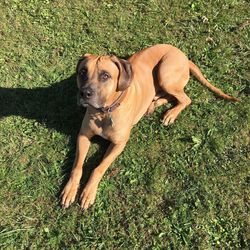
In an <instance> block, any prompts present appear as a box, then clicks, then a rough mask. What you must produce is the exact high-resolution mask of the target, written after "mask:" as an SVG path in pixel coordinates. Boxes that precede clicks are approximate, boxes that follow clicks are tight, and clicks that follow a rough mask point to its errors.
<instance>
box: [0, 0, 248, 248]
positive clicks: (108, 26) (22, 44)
mask: <svg viewBox="0 0 250 250" xmlns="http://www.w3.org/2000/svg"><path fill="white" fill-rule="evenodd" d="M249 17H250V4H249V2H248V1H244V0H213V1H212V0H209V1H202V0H197V1H194V0H193V1H192V0H183V1H174V0H169V1H163V0H162V1H160V0H148V1H147V0H133V1H132V0H126V1H124V0H116V1H111V0H110V1H108V0H105V1H88V0H84V1H83V0H74V1H66V0H55V1H52V0H30V1H24V0H23V1H21V0H12V1H7V0H1V1H0V77H1V83H0V119H1V120H0V138H1V139H0V164H1V165H0V248H1V249H18V250H19V249H53V250H54V249H216V248H217V249H249V247H250V215H249V206H250V203H249V184H250V174H249V167H248V166H249V165H250V162H249V111H250V102H249V98H248V95H249V92H250V88H249V85H248V84H249V79H250V75H249V72H250V70H249V65H250V60H249V59H250V55H249V54H250V53H249V41H250V19H249ZM157 43H170V44H173V45H175V46H177V47H179V48H180V49H181V50H183V51H184V52H185V53H186V54H187V55H188V57H189V58H190V59H191V60H193V61H194V62H195V63H196V64H197V65H198V66H199V67H200V68H201V70H202V72H203V73H204V75H205V76H206V77H207V78H208V79H209V80H210V81H211V82H212V83H213V84H214V85H216V86H217V87H219V88H221V89H223V90H224V91H225V92H226V93H228V94H230V95H233V96H235V97H238V98H240V99H241V102H240V103H232V102H228V101H225V100H222V99H220V98H218V97H216V96H215V95H214V94H213V93H211V92H210V91H208V90H207V89H206V88H204V87H203V86H202V85H200V84H199V83H198V82H197V81H196V80H194V78H191V80H190V82H189V84H188V86H187V87H186V92H187V93H188V95H189V96H190V98H191V99H192V101H193V103H192V105H191V106H190V107H189V108H188V109H186V110H185V111H183V112H182V113H181V115H180V117H179V118H178V120H177V121H176V122H175V123H174V124H173V125H171V126H169V127H165V126H163V125H162V124H161V121H160V120H161V117H162V114H163V112H164V110H165V109H167V108H169V106H165V107H161V108H159V109H157V111H156V112H155V113H154V114H153V116H151V117H144V118H143V119H142V120H141V121H140V122H139V123H138V124H137V125H136V126H135V127H134V129H133V131H132V136H131V138H130V141H129V143H128V144H127V146H126V149H125V151H124V152H123V153H122V154H121V155H120V156H119V158H118V159H117V160H116V161H115V162H114V163H113V164H112V166H111V167H110V169H109V170H108V172H107V173H106V174H105V176H104V178H103V180H102V182H101V184H100V187H99V190H98V195H97V200H96V203H95V205H94V206H93V207H92V208H91V209H90V210H88V211H84V212H83V211H81V209H80V206H79V203H78V202H75V203H74V204H73V205H72V206H71V207H70V208H69V209H67V210H63V209H62V208H61V207H60V202H59V201H60V199H59V194H60V192H61V190H62V188H63V185H64V184H65V182H66V181H67V178H68V176H69V172H70V169H71V167H72V164H73V160H74V152H75V143H76V135H77V133H78V130H79V127H80V125H81V120H82V117H83V115H84V110H83V109H81V108H79V107H77V105H76V92H77V89H76V82H75V74H74V73H75V66H76V63H77V60H78V58H79V57H80V56H81V55H82V54H84V53H86V52H88V53H93V54H116V55H117V56H119V57H122V58H127V57H128V56H129V55H131V54H133V53H134V52H136V51H138V50H140V49H142V48H144V47H147V46H150V45H153V44H157ZM107 145H108V143H107V142H106V141H105V140H103V139H101V138H98V137H97V138H94V140H93V144H92V146H91V149H90V151H89V154H88V157H87V161H86V166H85V169H86V171H85V178H84V180H83V182H82V185H84V183H85V181H86V179H87V176H88V175H89V173H90V172H91V169H93V168H94V167H95V166H97V164H98V162H99V161H100V159H101V158H102V155H103V153H104V152H105V149H106V147H107Z"/></svg>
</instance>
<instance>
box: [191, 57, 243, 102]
mask: <svg viewBox="0 0 250 250" xmlns="http://www.w3.org/2000/svg"><path fill="white" fill-rule="evenodd" d="M189 69H190V71H191V73H192V75H194V76H195V78H196V79H197V80H198V81H199V82H200V83H201V84H203V85H205V86H206V87H207V88H209V89H210V90H211V91H213V92H214V93H216V94H217V95H218V96H220V97H222V98H224V99H226V100H230V101H233V102H239V101H240V100H239V99H238V98H235V97H232V96H229V95H227V94H225V93H224V92H223V91H221V90H220V89H218V88H216V87H215V86H213V85H212V84H211V83H210V82H209V81H208V80H207V79H206V78H205V77H204V76H203V75H202V73H201V71H200V69H199V68H198V67H197V66H196V65H195V64H194V63H193V62H192V61H189Z"/></svg>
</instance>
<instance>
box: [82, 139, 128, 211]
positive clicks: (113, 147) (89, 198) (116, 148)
mask: <svg viewBox="0 0 250 250" xmlns="http://www.w3.org/2000/svg"><path fill="white" fill-rule="evenodd" d="M126 143H127V141H124V142H121V143H119V144H114V143H111V144H110V146H109V147H108V149H107V151H106V153H105V155H104V158H103V160H102V162H101V163H100V165H99V166H98V167H96V168H95V169H94V170H93V173H92V174H91V176H90V178H89V181H88V182H87V184H86V186H85V188H84V190H83V192H82V195H81V208H83V209H87V208H88V207H89V206H90V205H92V204H93V203H94V201H95V198H96V192H97V188H98V185H99V182H100V181H101V179H102V177H103V175H104V173H105V172H106V170H107V169H108V167H109V166H110V165H111V163H112V162H113V161H114V160H115V159H116V157H117V156H118V155H119V154H120V153H121V152H122V151H123V149H124V147H125V145H126Z"/></svg>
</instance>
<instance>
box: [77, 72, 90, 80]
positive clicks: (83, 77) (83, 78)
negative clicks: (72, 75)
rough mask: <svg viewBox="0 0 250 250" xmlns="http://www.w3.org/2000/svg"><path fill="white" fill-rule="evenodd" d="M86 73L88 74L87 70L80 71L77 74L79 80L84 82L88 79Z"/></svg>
mask: <svg viewBox="0 0 250 250" xmlns="http://www.w3.org/2000/svg"><path fill="white" fill-rule="evenodd" d="M87 73H88V72H87V69H81V70H80V71H79V73H78V74H79V76H80V77H81V79H82V80H84V81H85V80H87V79H88V74H87Z"/></svg>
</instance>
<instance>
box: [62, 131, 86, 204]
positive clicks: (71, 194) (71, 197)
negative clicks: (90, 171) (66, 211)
mask: <svg viewBox="0 0 250 250" xmlns="http://www.w3.org/2000/svg"><path fill="white" fill-rule="evenodd" d="M89 146H90V138H89V137H88V136H86V135H84V134H81V133H80V134H79V135H78V138H77V144H76V157H75V162H74V165H73V168H72V171H71V175H70V178H69V181H68V183H67V184H66V186H65V188H64V189H63V191H62V194H61V196H62V201H61V204H62V206H63V207H64V208H67V207H68V206H70V204H72V203H73V202H74V201H75V197H76V193H77V189H78V186H79V183H80V180H81V177H82V168H83V162H84V160H85V157H86V155H87V152H88V150H89Z"/></svg>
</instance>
